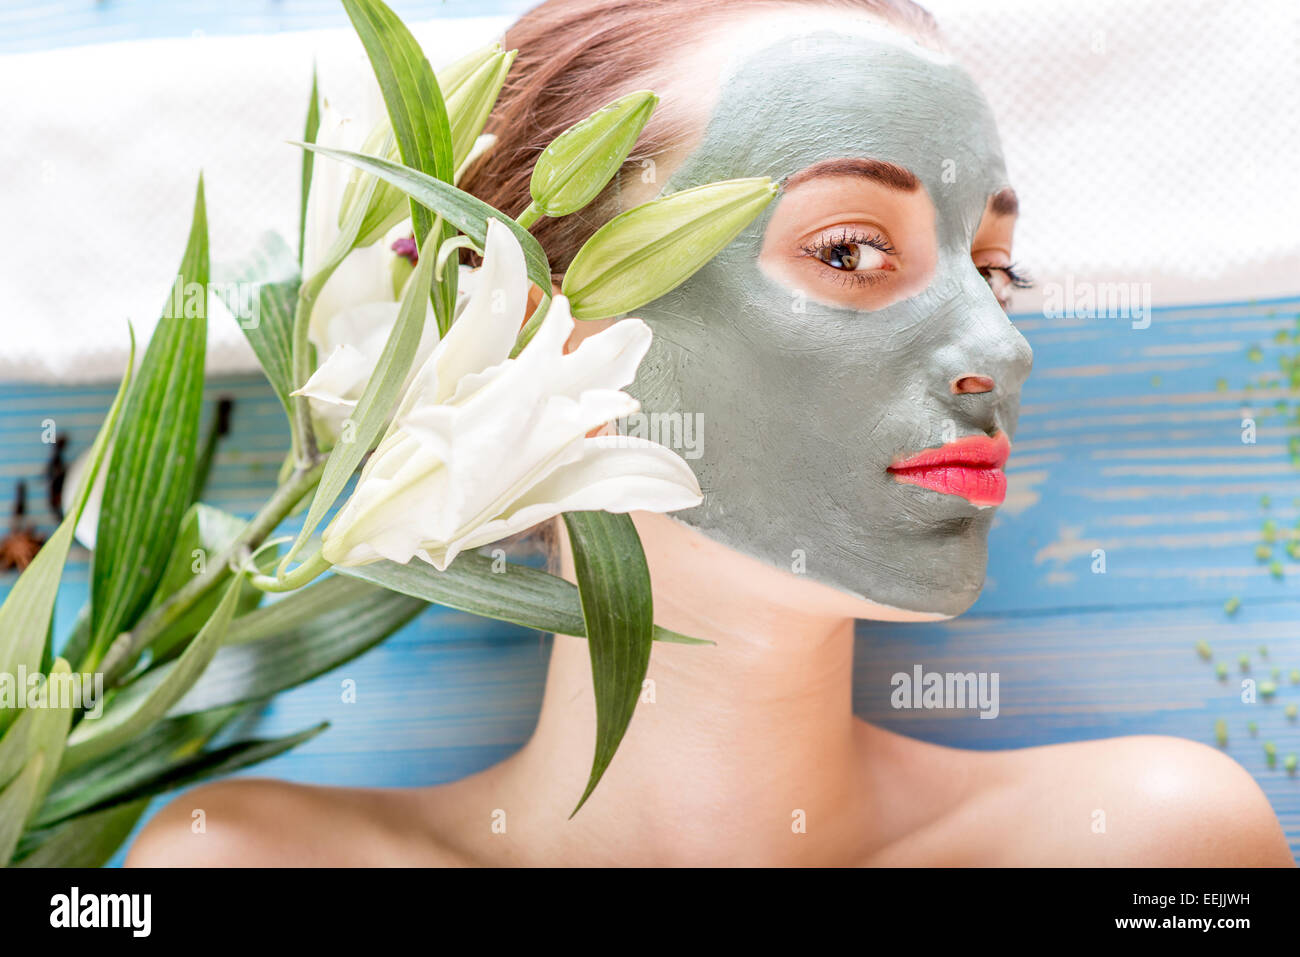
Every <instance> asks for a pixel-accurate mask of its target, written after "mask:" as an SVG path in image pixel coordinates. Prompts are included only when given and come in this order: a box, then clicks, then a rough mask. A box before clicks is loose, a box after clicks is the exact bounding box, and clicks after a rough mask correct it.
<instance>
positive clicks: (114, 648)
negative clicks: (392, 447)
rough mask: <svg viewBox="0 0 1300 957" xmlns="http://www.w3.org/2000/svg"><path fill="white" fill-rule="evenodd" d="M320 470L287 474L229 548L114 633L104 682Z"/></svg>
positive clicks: (259, 537) (89, 665)
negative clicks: (131, 625)
mask: <svg viewBox="0 0 1300 957" xmlns="http://www.w3.org/2000/svg"><path fill="white" fill-rule="evenodd" d="M324 470H325V462H324V459H321V460H320V461H318V462H316V463H315V464H313V465H312V466H311V467H310V468H307V469H296V470H295V471H294V472H293V474H292V475H290V476H289V480H288V481H287V482H285V483H284V484H283V485H281V486H280V487H279V488H278V489H276V490H275V494H274V495H272V496H271V498H270V499H268V500H267V503H266V504H265V505H263V506H262V509H261V511H259V512H258V513H257V514H256V515H255V516H253V518H252V519H251V520H250V521H249V523H248V524H247V525H245V526H244V530H243V531H242V532H240V534H239V537H238V538H236V539H235V540H234V542H232V543H231V545H230V547H229V548H227V549H226V550H225V551H224V552H222V553H221V554H220V555H219V556H217V557H215V558H213V559H212V560H210V561H209V562H208V565H207V568H206V569H205V570H204V571H203V573H202V574H199V575H195V576H194V577H193V578H191V579H190V580H189V581H188V582H187V583H186V584H185V585H184V587H182V588H180V589H178V590H177V591H176V592H174V593H173V594H172V595H171V597H169V598H168V599H167V600H166V601H164V602H163V603H162V604H161V605H159V606H158V607H157V608H155V609H154V610H153V611H151V612H149V614H147V615H145V616H144V617H143V618H141V619H140V620H139V621H138V622H137V623H136V625H135V627H134V628H132V629H131V630H130V631H124V632H122V633H121V634H120V635H118V636H117V638H116V639H115V640H114V641H113V643H112V644H111V645H109V647H108V652H107V654H105V655H104V657H103V661H102V664H100V665H99V667H98V670H99V671H101V672H103V674H104V681H105V683H106V684H112V682H113V681H115V680H116V679H117V678H118V677H119V676H120V675H121V674H122V672H123V671H124V670H125V669H126V667H127V666H128V665H129V664H130V663H131V661H132V660H133V659H134V658H135V656H136V655H138V654H139V653H140V652H141V651H143V650H144V649H145V648H147V647H148V646H149V643H150V642H152V641H153V640H154V639H155V638H157V637H158V636H159V635H160V634H162V633H163V631H165V630H166V629H167V628H168V626H170V625H171V624H172V623H174V622H176V621H178V620H180V618H181V616H182V615H184V614H185V613H186V612H188V611H189V610H190V609H191V608H193V607H194V606H195V605H196V604H197V603H198V602H199V601H200V600H201V599H202V598H203V597H204V596H205V595H207V594H208V593H209V592H210V591H212V589H213V588H214V587H216V585H217V584H218V583H220V582H221V580H222V579H223V578H224V577H225V575H226V572H227V570H228V569H227V566H228V565H229V563H230V561H231V560H232V559H234V558H237V557H238V556H239V555H240V554H241V553H242V552H244V551H245V550H248V549H254V548H256V547H257V546H258V545H260V544H261V543H262V541H263V539H265V538H266V537H267V536H268V535H270V534H271V532H273V531H275V528H276V526H277V525H279V524H280V523H281V522H282V521H284V519H285V517H286V516H288V514H289V513H290V512H291V511H293V508H294V506H295V505H297V504H298V503H299V502H300V501H301V500H302V498H303V496H304V495H306V494H307V493H308V492H310V491H311V490H312V489H313V488H315V486H316V483H317V482H319V481H320V477H321V473H322V472H323V471H324ZM95 658H97V655H96V654H95V653H93V652H92V654H91V660H89V661H88V662H86V664H85V665H84V666H83V668H84V670H86V671H95V670H96V664H97V662H96V661H95Z"/></svg>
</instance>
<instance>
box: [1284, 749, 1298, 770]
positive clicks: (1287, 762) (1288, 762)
mask: <svg viewBox="0 0 1300 957" xmlns="http://www.w3.org/2000/svg"><path fill="white" fill-rule="evenodd" d="M1282 767H1284V768H1286V773H1287V774H1295V767H1296V760H1295V755H1294V754H1288V755H1287V756H1286V758H1285V759H1283V761H1282Z"/></svg>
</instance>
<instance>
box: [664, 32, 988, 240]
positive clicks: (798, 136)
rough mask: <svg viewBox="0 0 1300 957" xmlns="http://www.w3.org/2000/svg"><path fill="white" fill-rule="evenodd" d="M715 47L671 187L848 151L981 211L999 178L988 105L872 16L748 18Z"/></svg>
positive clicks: (947, 68) (782, 168)
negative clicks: (693, 142) (691, 140)
mask: <svg viewBox="0 0 1300 957" xmlns="http://www.w3.org/2000/svg"><path fill="white" fill-rule="evenodd" d="M713 49H714V51H715V52H721V53H722V60H721V62H720V64H719V66H720V69H719V74H720V83H719V87H718V94H717V99H716V100H715V101H714V102H713V104H712V111H711V115H710V116H709V118H708V121H707V123H706V125H705V129H704V134H703V136H702V138H701V140H700V141H699V143H698V144H697V146H696V148H695V149H694V150H693V152H692V153H691V154H690V155H689V156H688V157H687V160H686V162H685V163H684V164H683V166H682V168H681V169H680V170H679V174H678V175H677V176H674V177H673V179H674V183H673V184H672V185H673V188H681V187H685V186H690V185H697V184H699V183H703V182H707V181H709V180H711V179H725V178H729V177H732V176H739V175H745V176H758V175H767V176H771V177H773V178H775V179H785V178H786V177H789V176H791V175H793V174H795V173H798V172H799V171H800V170H803V169H805V168H806V167H808V166H811V165H813V164H814V163H817V162H819V161H823V160H827V159H831V158H837V157H846V156H847V157H855V156H856V157H870V158H873V159H878V160H883V161H886V162H889V163H894V164H896V165H898V166H901V167H904V168H905V169H908V170H910V171H911V172H913V173H914V174H915V175H916V176H917V178H918V179H920V180H921V182H922V183H923V184H924V186H925V187H926V189H927V191H928V192H929V193H930V195H931V196H932V197H934V198H935V200H936V202H938V201H939V199H940V197H947V198H948V199H949V200H951V202H952V203H953V204H955V205H956V206H959V207H962V208H963V209H965V208H967V207H970V206H972V205H973V206H974V207H976V208H977V209H978V210H979V211H982V210H983V208H984V206H985V204H986V202H987V200H988V197H989V196H990V195H991V194H993V193H995V192H997V191H998V190H1000V189H1002V188H1003V187H1005V186H1006V185H1008V183H1007V177H1006V170H1005V166H1004V164H1003V160H1002V153H1001V146H1000V144H999V142H998V136H997V129H996V126H995V124H994V122H993V117H992V113H991V111H990V110H989V108H988V105H987V103H986V102H985V100H984V98H983V96H982V95H981V94H980V92H979V90H978V89H977V88H976V86H975V84H974V82H973V81H972V80H971V79H970V77H969V75H968V74H967V73H966V72H965V71H964V70H963V69H961V67H959V66H958V65H957V64H956V63H954V62H953V61H952V60H951V59H950V58H949V57H948V56H947V55H946V54H943V53H939V52H936V51H933V50H930V49H927V48H925V47H922V46H921V45H920V44H918V43H917V42H915V41H914V40H912V39H911V38H909V37H906V36H904V35H902V34H900V33H898V32H897V31H896V30H894V29H892V28H890V27H888V26H886V25H884V24H881V23H880V22H878V21H873V20H868V19H865V18H857V19H855V18H852V17H842V18H837V17H827V16H825V15H824V14H819V15H818V16H816V17H814V18H810V17H808V16H807V15H801V17H800V19H798V20H795V19H790V18H788V17H786V18H780V19H776V18H756V19H755V20H753V21H750V22H749V23H748V24H747V25H746V26H745V28H744V29H742V30H740V31H739V32H738V34H737V35H736V36H735V37H734V38H733V39H732V41H731V42H726V41H724V42H723V43H721V44H720V45H713ZM715 62H717V61H715ZM967 215H968V214H967V213H965V212H964V213H963V214H962V218H963V219H965V218H966V217H967Z"/></svg>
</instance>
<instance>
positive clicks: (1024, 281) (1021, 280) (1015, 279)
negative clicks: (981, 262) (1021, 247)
mask: <svg viewBox="0 0 1300 957" xmlns="http://www.w3.org/2000/svg"><path fill="white" fill-rule="evenodd" d="M1017 266H1018V264H1017V263H1011V264H1010V265H1006V266H980V267H979V270H980V275H982V276H984V277H985V278H986V279H987V278H988V273H990V272H993V271H995V270H996V271H997V272H1000V273H1002V274H1003V275H1004V276H1006V277H1007V278H1008V279H1009V280H1011V285H1012V286H1013V287H1014V288H1016V289H1032V288H1033V287H1034V280H1033V279H1031V278H1030V277H1029V274H1028V273H1025V272H1023V271H1021V270H1020V269H1018V268H1017Z"/></svg>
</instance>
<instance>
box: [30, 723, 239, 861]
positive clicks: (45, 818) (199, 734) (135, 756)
mask: <svg viewBox="0 0 1300 957" xmlns="http://www.w3.org/2000/svg"><path fill="white" fill-rule="evenodd" d="M244 710H246V709H242V708H222V709H219V710H216V711H205V712H202V713H201V714H191V715H186V716H185V717H183V718H168V719H164V720H162V721H159V722H157V723H156V724H154V725H153V726H152V727H151V728H149V729H148V730H147V731H145V732H144V733H143V734H141V735H140V736H139V737H137V738H135V739H134V740H132V741H130V742H128V743H127V744H125V745H123V746H122V747H120V748H118V749H117V750H116V751H113V752H111V753H109V754H106V755H104V757H102V758H100V759H99V760H98V761H91V762H89V763H88V764H84V765H82V766H81V767H79V768H77V769H76V770H74V771H71V772H68V773H64V774H61V775H59V777H58V779H57V780H56V781H55V784H54V787H53V788H51V789H50V794H49V797H48V798H47V799H46V801H45V804H44V806H42V808H41V809H40V813H39V814H37V817H36V822H35V823H36V825H37V826H38V827H46V826H47V825H49V824H51V823H52V822H55V821H60V820H63V819H64V818H67V817H71V816H72V815H74V814H77V813H78V812H80V811H82V810H84V809H85V808H89V807H96V806H99V805H102V804H104V803H105V802H108V801H110V800H111V799H114V798H116V797H118V796H120V795H122V794H125V793H127V792H128V791H131V790H133V789H135V788H138V787H140V786H141V785H143V784H145V783H147V782H149V781H152V780H154V779H156V778H157V777H158V776H159V775H160V774H163V773H164V772H166V771H167V769H168V768H170V767H172V766H173V765H174V764H175V763H176V762H177V761H179V760H182V759H189V758H192V757H194V756H195V755H196V754H198V753H200V752H201V751H202V750H203V748H204V746H205V745H207V743H208V742H209V741H210V740H211V739H212V738H213V736H214V735H216V734H217V733H218V732H219V731H221V730H222V729H223V728H225V727H226V726H227V725H228V724H229V723H230V722H231V721H232V720H233V719H234V718H235V717H236V716H237V715H239V714H240V713H241V712H242V711H244ZM33 840H34V841H35V842H36V843H39V840H40V839H39V837H37V836H34V837H33ZM26 845H27V838H24V839H23V845H22V846H20V848H19V853H20V854H22V853H26V852H27V851H29V850H30V848H29V847H26ZM32 846H33V847H34V846H35V843H33V844H32Z"/></svg>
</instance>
